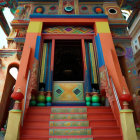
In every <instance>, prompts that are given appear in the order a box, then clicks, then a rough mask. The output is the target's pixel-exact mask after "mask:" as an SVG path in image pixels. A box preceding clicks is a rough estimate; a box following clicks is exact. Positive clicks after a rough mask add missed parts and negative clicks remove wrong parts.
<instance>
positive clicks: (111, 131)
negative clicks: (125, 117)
mask: <svg viewBox="0 0 140 140" xmlns="http://www.w3.org/2000/svg"><path fill="white" fill-rule="evenodd" d="M110 134H111V135H113V134H114V135H117V134H120V130H119V129H92V135H93V136H94V135H110Z"/></svg>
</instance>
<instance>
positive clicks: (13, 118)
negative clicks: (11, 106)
mask: <svg viewBox="0 0 140 140" xmlns="http://www.w3.org/2000/svg"><path fill="white" fill-rule="evenodd" d="M21 114H22V113H21V111H20V110H19V111H17V110H15V111H14V110H11V111H9V117H8V125H7V130H6V135H5V139H4V140H18V139H19V128H20V120H21Z"/></svg>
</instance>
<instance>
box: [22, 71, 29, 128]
mask: <svg viewBox="0 0 140 140" xmlns="http://www.w3.org/2000/svg"><path fill="white" fill-rule="evenodd" d="M30 74H31V71H30V70H29V72H28V77H27V84H26V90H25V98H24V108H23V113H22V119H21V126H23V120H24V115H25V107H26V100H27V91H28V85H29V79H30Z"/></svg>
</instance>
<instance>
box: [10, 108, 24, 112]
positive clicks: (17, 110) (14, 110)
mask: <svg viewBox="0 0 140 140" xmlns="http://www.w3.org/2000/svg"><path fill="white" fill-rule="evenodd" d="M10 112H13V113H21V112H22V111H21V110H19V109H12V110H10Z"/></svg>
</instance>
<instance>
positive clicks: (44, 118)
mask: <svg viewBox="0 0 140 140" xmlns="http://www.w3.org/2000/svg"><path fill="white" fill-rule="evenodd" d="M49 119H50V115H28V116H27V117H26V120H28V121H48V120H49Z"/></svg>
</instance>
